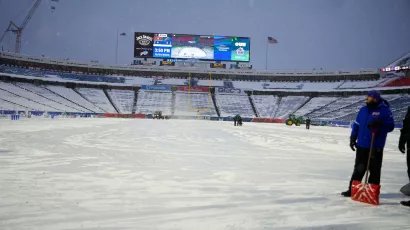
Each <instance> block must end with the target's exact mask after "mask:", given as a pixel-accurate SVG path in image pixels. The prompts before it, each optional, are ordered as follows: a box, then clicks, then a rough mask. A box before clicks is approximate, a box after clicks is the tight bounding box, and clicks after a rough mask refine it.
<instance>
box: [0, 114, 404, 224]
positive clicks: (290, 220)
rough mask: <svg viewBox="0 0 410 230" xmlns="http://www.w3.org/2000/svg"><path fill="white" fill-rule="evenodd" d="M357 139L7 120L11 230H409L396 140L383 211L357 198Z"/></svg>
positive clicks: (1, 154) (1, 133) (1, 151)
mask: <svg viewBox="0 0 410 230" xmlns="http://www.w3.org/2000/svg"><path fill="white" fill-rule="evenodd" d="M349 133H350V130H349V129H346V128H331V127H315V126H313V127H311V130H310V131H307V130H305V129H304V127H295V126H293V127H286V126H285V125H283V124H256V123H244V126H243V127H234V126H233V123H232V122H216V121H215V122H211V121H182V120H168V121H166V120H160V121H159V120H137V119H135V120H131V119H130V120H127V119H63V118H60V119H55V120H51V119H37V120H36V119H33V120H19V121H10V120H0V185H1V192H0V229H2V230H9V229H13V230H14V229H39V230H40V229H41V230H57V229H116V230H122V229H143V230H145V229H147V230H148V229H150V230H151V229H187V230H188V229H189V230H194V229H195V230H219V229H227V230H233V229H243V230H244V229H246V230H247V229H252V230H253V229H409V228H410V227H409V226H410V218H409V215H410V209H409V208H407V207H403V206H400V204H399V201H401V200H408V199H410V197H404V196H403V195H401V194H400V192H399V189H400V187H401V186H403V185H404V184H405V183H407V182H408V179H407V175H406V170H407V169H406V166H405V155H403V154H401V153H400V152H399V151H398V150H397V147H396V146H397V141H398V135H399V132H398V131H395V132H394V133H391V134H390V135H389V138H388V143H387V146H386V149H385V155H384V156H385V157H384V166H383V169H382V182H381V183H382V194H381V205H380V206H378V207H375V206H370V205H366V204H361V203H356V202H353V201H352V200H350V199H347V198H343V197H341V196H340V195H339V194H340V192H341V191H344V190H346V189H347V184H348V180H349V179H350V175H351V173H352V170H353V163H354V157H355V153H354V152H352V151H351V150H350V148H349V146H348V143H349Z"/></svg>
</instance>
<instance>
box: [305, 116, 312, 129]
mask: <svg viewBox="0 0 410 230" xmlns="http://www.w3.org/2000/svg"><path fill="white" fill-rule="evenodd" d="M310 123H311V120H310V118H309V117H308V118H307V119H306V129H310Z"/></svg>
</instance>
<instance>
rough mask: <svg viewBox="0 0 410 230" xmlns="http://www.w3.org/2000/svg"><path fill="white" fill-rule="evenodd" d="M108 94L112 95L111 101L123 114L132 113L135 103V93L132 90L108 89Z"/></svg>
mask: <svg viewBox="0 0 410 230" xmlns="http://www.w3.org/2000/svg"><path fill="white" fill-rule="evenodd" d="M107 93H108V95H110V97H111V101H112V102H113V103H114V104H115V106H116V107H117V109H118V110H119V112H120V113H122V114H131V113H132V107H133V105H134V97H135V93H134V91H132V90H116V89H109V90H107Z"/></svg>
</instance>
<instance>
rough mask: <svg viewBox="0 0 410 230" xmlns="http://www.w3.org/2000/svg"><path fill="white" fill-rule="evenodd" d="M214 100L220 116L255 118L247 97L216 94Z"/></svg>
mask: <svg viewBox="0 0 410 230" xmlns="http://www.w3.org/2000/svg"><path fill="white" fill-rule="evenodd" d="M215 98H216V105H217V106H218V108H219V111H220V113H221V116H235V115H237V114H240V115H241V116H242V117H255V114H254V112H253V109H252V106H251V103H250V101H249V97H248V96H247V95H234V94H216V95H215Z"/></svg>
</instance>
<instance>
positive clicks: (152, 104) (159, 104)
mask: <svg viewBox="0 0 410 230" xmlns="http://www.w3.org/2000/svg"><path fill="white" fill-rule="evenodd" d="M155 111H162V114H163V115H171V114H172V112H171V111H172V93H171V92H158V91H156V92H151V91H146V90H140V91H139V92H138V101H137V109H136V113H146V114H152V113H154V112H155Z"/></svg>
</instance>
